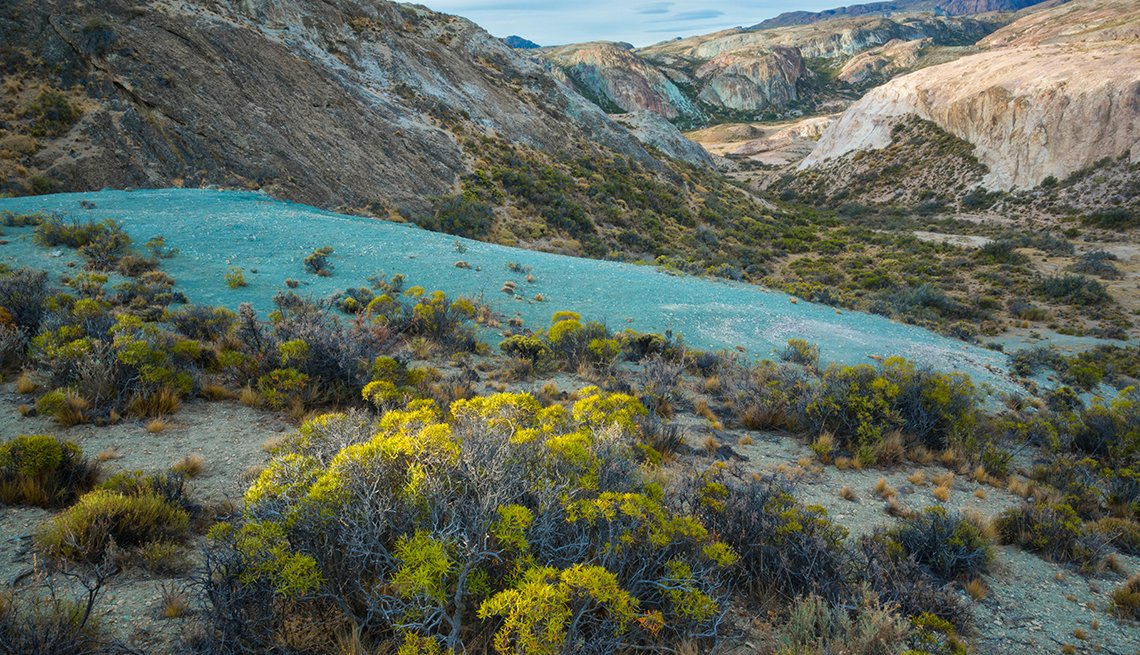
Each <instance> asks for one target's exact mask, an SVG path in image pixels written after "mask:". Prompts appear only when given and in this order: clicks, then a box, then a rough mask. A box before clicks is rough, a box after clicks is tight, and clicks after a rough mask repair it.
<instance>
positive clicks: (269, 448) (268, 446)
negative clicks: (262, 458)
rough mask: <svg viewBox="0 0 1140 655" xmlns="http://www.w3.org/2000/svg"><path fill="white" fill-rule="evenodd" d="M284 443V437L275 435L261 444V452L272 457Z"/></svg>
mask: <svg viewBox="0 0 1140 655" xmlns="http://www.w3.org/2000/svg"><path fill="white" fill-rule="evenodd" d="M283 443H285V437H283V436H281V435H279V434H275V435H273V436H272V437H269V438H267V439H266V440H265V441H262V442H261V450H262V451H264V452H267V453H269V454H270V455H272V454H273V453H275V452H277V450H278V449H280V448H281V444H283Z"/></svg>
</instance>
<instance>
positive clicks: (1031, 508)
mask: <svg viewBox="0 0 1140 655" xmlns="http://www.w3.org/2000/svg"><path fill="white" fill-rule="evenodd" d="M994 527H995V528H996V529H997V532H998V536H999V537H1000V538H1001V540H1002V543H1006V544H1015V545H1017V546H1020V547H1022V548H1024V549H1026V550H1028V551H1031V552H1034V553H1038V554H1040V555H1042V556H1044V557H1045V558H1046V559H1049V560H1051V561H1055V562H1067V563H1075V564H1079V565H1080V566H1081V567H1082V568H1086V569H1091V568H1096V567H1098V566H1100V564H1101V561H1102V560H1103V559H1104V556H1105V555H1106V552H1107V544H1106V542H1105V541H1104V540H1103V539H1102V538H1100V537H1099V536H1097V535H1089V534H1087V533H1085V532H1084V531H1083V530H1082V529H1081V519H1080V517H1079V516H1077V513H1076V512H1075V511H1074V510H1073V508H1072V507H1069V506H1068V505H1064V504H1060V505H1046V504H1035V505H1022V506H1020V507H1015V508H1012V509H1008V510H1006V511H1004V512H1002V513H1001V515H999V516H998V518H997V519H996V520H995V522H994Z"/></svg>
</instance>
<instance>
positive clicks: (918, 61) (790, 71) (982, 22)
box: [539, 3, 1010, 129]
mask: <svg viewBox="0 0 1140 655" xmlns="http://www.w3.org/2000/svg"><path fill="white" fill-rule="evenodd" d="M882 4H886V3H882ZM892 6H893V5H892ZM1009 20H1010V18H1009V15H1008V14H1007V15H1000V14H999V15H994V16H986V17H981V18H975V17H971V16H936V15H934V14H932V13H930V12H925V13H903V14H899V15H896V16H878V15H865V16H848V17H845V18H842V19H840V18H836V19H835V20H829V21H827V22H825V23H819V24H809V25H792V26H789V27H783V28H779V29H769V30H748V29H740V28H737V29H730V30H724V31H721V32H715V33H712V34H705V35H701V36H694V37H688V38H684V39H678V40H674V41H666V42H663V43H659V44H656V45H653V46H649V47H646V48H639V49H630V48H626V47H625V46H624V44H617V43H610V42H596V43H582V44H575V45H568V46H562V47H558V48H544V49H542V50H540V51H539V56H541V57H543V58H545V59H547V60H549V61H550V62H551V63H552V64H553V66H554V68H555V69H556V71H557V72H560V73H561V74H562V75H563V76H564V77H565V79H566V80H567V81H568V82H570V83H571V84H573V86H574V87H575V88H576V89H577V90H578V91H579V92H580V93H581V94H582V95H584V96H586V97H587V98H589V99H590V100H593V101H594V102H595V103H596V104H597V105H598V106H599V107H601V108H602V109H604V110H606V111H608V112H611V113H621V112H635V111H650V112H653V113H655V114H658V115H660V116H663V117H664V118H666V119H668V120H670V121H672V122H673V123H674V124H676V125H678V126H679V127H681V128H682V129H690V128H694V127H702V126H704V125H707V124H708V123H710V122H716V121H753V120H774V119H775V120H779V119H785V118H791V117H794V116H798V115H802V114H804V113H814V112H815V111H818V110H819V108H820V107H823V106H829V105H830V109H829V110H830V111H836V110H839V109H842V108H843V107H844V106H846V105H847V104H848V103H850V102H851V101H853V100H855V99H856V98H857V97H858V94H859V92H861V91H863V90H865V89H867V88H870V87H871V86H874V85H876V84H880V83H882V82H883V81H885V80H887V79H890V78H891V77H893V76H894V75H897V74H899V73H901V72H905V71H907V70H910V69H913V68H917V67H920V66H921V65H923V64H924V63H925V62H926V61H927V60H928V58H929V57H932V56H933V57H937V58H938V59H939V60H940V61H944V60H946V59H948V58H953V57H956V56H959V53H960V52H961V51H962V50H963V49H964V48H967V47H970V46H973V45H974V44H975V43H977V41H978V40H979V39H982V38H983V37H985V36H987V35H989V34H991V33H992V32H993V31H994V30H996V29H998V28H999V27H1002V26H1003V25H1005V24H1006V23H1008V22H1009ZM863 53H866V54H867V56H866V57H863V58H862V59H861V60H860V61H858V62H855V64H857V65H853V67H852V68H847V65H848V64H849V63H851V62H852V61H853V58H857V57H860V56H861V55H862V54H863ZM839 74H841V76H840V77H839V78H838V81H836V80H835V77H836V75H839Z"/></svg>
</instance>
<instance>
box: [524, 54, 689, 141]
mask: <svg viewBox="0 0 1140 655" xmlns="http://www.w3.org/2000/svg"><path fill="white" fill-rule="evenodd" d="M542 55H543V57H545V58H547V59H549V60H550V61H551V62H552V63H553V64H554V67H553V69H554V71H556V73H558V74H561V76H562V77H563V78H564V79H565V80H566V81H568V82H569V83H570V84H572V85H573V86H574V88H575V89H577V90H578V91H579V92H580V93H581V94H582V95H584V96H586V97H587V98H590V99H591V100H593V101H594V102H595V103H596V104H597V105H598V106H599V107H601V108H603V109H605V110H607V111H610V112H613V113H621V112H631V111H650V112H653V113H655V114H658V115H660V116H663V117H665V118H666V119H668V120H670V121H678V122H681V123H683V124H688V123H696V122H700V121H701V120H703V119H704V114H703V112H702V111H701V110H700V109H699V108H698V107H697V103H696V102H695V101H693V100H691V99H690V98H688V97H686V96H685V94H684V93H682V92H681V90H680V89H678V88H677V86H676V85H675V84H674V83H673V81H672V80H670V79H669V78H668V77H666V76H665V74H664V73H662V72H661V71H660V70H658V69H657V68H656V67H654V66H653V65H652V64H650V63H649V62H647V61H645V60H644V59H642V58H641V57H639V56H638V55H637V54H636V53H634V52H633V49H632V48H631V47H629V46H627V45H626V44H621V43H610V42H595V43H582V44H576V45H569V46H564V47H561V48H552V49H549V50H546V51H544V52H543V53H542Z"/></svg>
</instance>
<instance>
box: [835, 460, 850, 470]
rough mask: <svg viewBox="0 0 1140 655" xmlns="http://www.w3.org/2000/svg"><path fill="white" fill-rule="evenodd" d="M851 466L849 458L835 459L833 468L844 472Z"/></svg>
mask: <svg viewBox="0 0 1140 655" xmlns="http://www.w3.org/2000/svg"><path fill="white" fill-rule="evenodd" d="M851 464H852V462H851V458H850V457H836V458H835V468H837V469H839V470H840V471H846V470H847V469H849V468H851Z"/></svg>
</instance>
